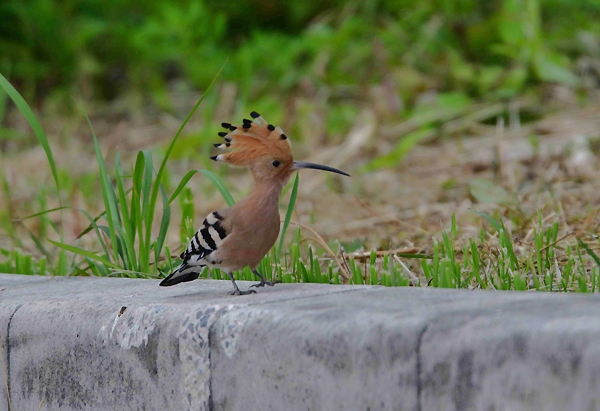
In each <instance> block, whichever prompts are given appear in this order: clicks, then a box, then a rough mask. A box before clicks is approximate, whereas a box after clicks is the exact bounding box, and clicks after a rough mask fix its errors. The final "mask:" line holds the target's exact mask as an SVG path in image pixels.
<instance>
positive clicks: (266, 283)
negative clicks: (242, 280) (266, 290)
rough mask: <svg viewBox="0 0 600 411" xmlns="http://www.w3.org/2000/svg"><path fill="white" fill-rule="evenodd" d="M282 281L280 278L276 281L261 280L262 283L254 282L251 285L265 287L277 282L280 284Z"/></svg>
mask: <svg viewBox="0 0 600 411" xmlns="http://www.w3.org/2000/svg"><path fill="white" fill-rule="evenodd" d="M280 282H281V281H279V280H275V281H263V280H260V283H258V284H252V285H251V286H250V287H256V288H258V287H264V286H265V285H268V286H269V287H273V286H274V285H275V284H279V283H280Z"/></svg>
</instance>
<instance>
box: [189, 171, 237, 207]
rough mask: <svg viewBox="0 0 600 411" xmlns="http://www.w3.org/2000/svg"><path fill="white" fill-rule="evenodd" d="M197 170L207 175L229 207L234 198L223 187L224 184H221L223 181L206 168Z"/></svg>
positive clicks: (232, 203)
mask: <svg viewBox="0 0 600 411" xmlns="http://www.w3.org/2000/svg"><path fill="white" fill-rule="evenodd" d="M198 171H199V172H201V173H202V174H204V175H205V176H206V177H208V179H209V180H210V181H211V183H213V184H214V186H215V187H217V190H219V193H221V195H222V196H223V198H224V199H225V201H226V202H227V204H228V205H229V207H231V206H232V205H234V204H235V200H234V199H233V197H232V196H231V193H230V192H229V190H228V189H227V187H225V184H223V182H222V181H221V179H220V178H219V177H217V176H216V175H215V174H214V173H212V172H210V171H208V170H198Z"/></svg>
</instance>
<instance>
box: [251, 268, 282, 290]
mask: <svg viewBox="0 0 600 411" xmlns="http://www.w3.org/2000/svg"><path fill="white" fill-rule="evenodd" d="M252 272H253V273H254V274H256V275H257V276H258V278H260V283H258V284H252V285H251V286H250V287H257V288H258V287H264V286H265V285H270V286H271V287H272V286H274V285H275V284H277V283H280V282H281V281H279V280H275V281H266V280H265V277H263V276H262V275H260V274H259V273H258V271H256V270H254V271H252Z"/></svg>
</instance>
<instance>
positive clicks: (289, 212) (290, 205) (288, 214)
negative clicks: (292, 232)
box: [277, 173, 300, 261]
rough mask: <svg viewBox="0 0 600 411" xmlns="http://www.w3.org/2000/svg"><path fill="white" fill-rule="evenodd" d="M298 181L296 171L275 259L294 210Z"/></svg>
mask: <svg viewBox="0 0 600 411" xmlns="http://www.w3.org/2000/svg"><path fill="white" fill-rule="evenodd" d="M299 182H300V176H299V174H298V173H296V179H295V180H294V187H293V188H292V194H290V202H289V203H288V208H287V212H286V213H285V220H284V221H283V228H282V230H281V236H280V238H279V246H278V247H277V261H279V256H280V255H281V249H282V248H283V241H284V240H285V232H286V231H287V228H288V226H289V225H290V220H291V219H292V213H293V212H294V206H295V205H296V197H298V183H299Z"/></svg>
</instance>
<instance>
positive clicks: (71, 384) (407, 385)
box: [0, 275, 600, 411]
mask: <svg viewBox="0 0 600 411" xmlns="http://www.w3.org/2000/svg"><path fill="white" fill-rule="evenodd" d="M248 285H249V283H243V282H242V283H241V284H240V286H241V287H244V288H245V287H248ZM230 287H231V284H230V283H229V282H227V281H214V280H208V281H195V282H192V283H186V284H182V285H180V286H177V287H170V288H161V287H158V281H155V280H133V279H116V278H115V279H108V278H47V277H30V276H17V275H0V332H1V333H2V338H1V347H2V355H3V358H4V361H5V363H6V366H7V373H6V384H5V383H4V381H1V380H4V378H3V377H2V375H3V373H2V374H0V383H1V384H0V409H2V410H4V409H8V402H7V398H8V397H7V390H6V389H5V388H4V387H5V386H6V385H8V389H9V391H10V397H11V400H12V409H13V410H14V411H16V410H37V409H38V407H39V405H40V403H42V401H43V405H42V408H41V409H43V410H188V409H189V410H371V411H374V410H541V409H548V410H567V409H569V410H594V409H600V352H599V351H600V349H599V348H598V347H600V345H599V344H600V315H599V314H600V299H599V298H598V297H597V296H582V295H573V294H570V295H559V294H553V295H551V294H542V293H514V292H506V293H503V292H481V291H479V292H475V291H456V290H435V289H415V288H396V289H388V288H382V287H358V286H328V285H320V284H280V285H277V286H275V287H273V288H271V287H269V288H266V289H260V290H259V292H258V294H255V295H249V296H241V297H232V296H228V295H227V291H229V290H230Z"/></svg>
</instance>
